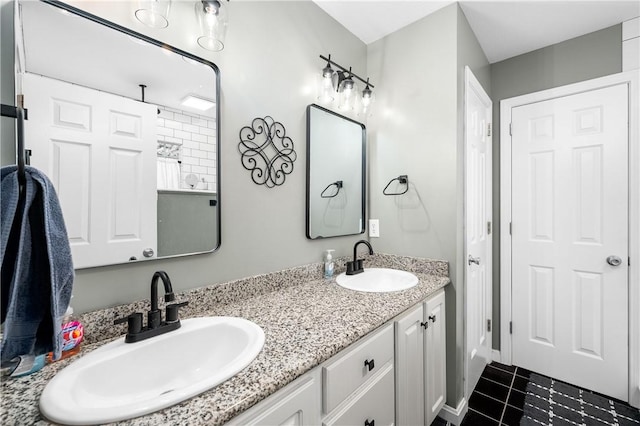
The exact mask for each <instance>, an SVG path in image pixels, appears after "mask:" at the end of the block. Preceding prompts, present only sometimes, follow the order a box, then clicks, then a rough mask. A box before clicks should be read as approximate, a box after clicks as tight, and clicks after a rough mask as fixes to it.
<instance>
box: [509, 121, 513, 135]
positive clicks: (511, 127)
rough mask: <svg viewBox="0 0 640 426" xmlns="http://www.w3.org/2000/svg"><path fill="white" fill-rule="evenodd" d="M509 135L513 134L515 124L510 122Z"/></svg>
mask: <svg viewBox="0 0 640 426" xmlns="http://www.w3.org/2000/svg"><path fill="white" fill-rule="evenodd" d="M509 136H513V126H512V124H511V123H509Z"/></svg>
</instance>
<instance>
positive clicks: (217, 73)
mask: <svg viewBox="0 0 640 426" xmlns="http://www.w3.org/2000/svg"><path fill="white" fill-rule="evenodd" d="M40 1H41V2H42V3H46V4H48V5H51V6H54V7H57V8H59V9H62V10H65V11H67V12H69V13H72V14H74V15H77V16H80V17H82V18H85V19H88V20H90V21H93V22H95V23H97V24H100V25H103V26H105V27H107V28H111V29H113V30H116V31H119V32H121V33H124V34H126V35H128V36H130V37H135V38H137V39H140V40H142V41H145V42H147V43H150V44H152V45H155V46H158V47H160V48H163V49H166V50H168V51H170V52H173V53H176V54H178V55H181V56H183V57H185V58H188V59H191V60H193V61H196V62H199V63H201V64H203V65H206V66H208V67H210V68H211V69H212V70H213V71H214V73H215V76H216V82H215V87H216V97H217V99H216V141H217V142H216V168H217V175H218V176H217V179H216V200H217V207H216V208H217V209H218V211H217V218H218V220H217V224H216V227H217V229H216V233H217V237H218V240H217V241H216V245H215V246H214V247H213V249H211V250H207V251H202V252H192V253H184V254H176V255H170V256H163V257H159V258H153V259H140V260H141V261H144V262H146V261H149V260H164V259H171V258H176V257H184V256H193V255H196V254H205V253H213V252H215V251H216V250H218V249H219V248H220V246H221V245H222V209H221V206H222V203H221V195H220V188H221V180H222V173H221V161H220V145H221V143H220V118H221V117H220V69H219V68H218V66H217V65H216V64H214V63H213V62H210V61H208V60H206V59H204V58H201V57H199V56H195V55H193V54H191V53H189V52H186V51H184V50H181V49H178V48H177V47H174V46H171V45H168V44H166V43H163V42H161V41H159V40H156V39H153V38H151V37H148V36H146V35H144V34H141V33H138V32H136V31H133V30H131V29H129V28H126V27H123V26H121V25H118V24H116V23H114V22H111V21H108V20H106V19H103V18H100V17H98V16H96V15H93V14H91V13H89V12H86V11H84V10H82V9H78V8H76V7H74V6H71V5H68V4H66V3H64V2H62V1H59V0H40ZM137 263H140V262H139V261H138V262H124V263H121V264H118V265H129V264H137Z"/></svg>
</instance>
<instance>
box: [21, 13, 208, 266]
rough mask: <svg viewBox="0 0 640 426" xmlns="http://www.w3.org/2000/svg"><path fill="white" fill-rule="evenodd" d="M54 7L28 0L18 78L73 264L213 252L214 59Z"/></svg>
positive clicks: (31, 137)
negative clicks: (56, 201) (69, 247)
mask: <svg viewBox="0 0 640 426" xmlns="http://www.w3.org/2000/svg"><path fill="white" fill-rule="evenodd" d="M48 3H49V2H40V1H26V0H24V1H19V2H18V8H17V11H18V14H19V16H18V18H19V24H18V25H16V45H17V46H16V49H17V61H16V62H17V63H16V72H17V75H16V85H17V88H18V93H22V94H24V107H25V108H26V109H27V110H28V120H27V121H25V147H26V148H27V149H29V150H31V158H30V161H31V165H32V166H34V167H36V168H38V169H40V170H42V171H43V172H45V173H46V174H47V175H48V176H49V177H50V178H51V180H52V182H53V183H54V186H55V187H56V191H57V193H58V197H59V199H60V203H61V206H62V211H63V214H64V217H65V223H66V226H67V232H68V234H69V239H70V243H71V250H72V254H73V263H74V266H75V268H76V269H78V268H86V267H93V266H102V265H111V264H118V263H124V262H130V261H136V260H146V259H157V258H160V257H167V256H178V255H185V254H193V253H202V252H211V251H213V250H215V249H216V248H217V247H218V246H219V244H220V217H219V214H218V209H219V208H220V205H219V174H218V170H219V158H220V156H219V144H218V137H219V126H218V123H219V106H218V102H217V96H218V92H219V72H218V69H217V68H216V66H215V65H214V64H212V63H210V62H207V61H204V60H202V59H199V58H197V57H195V56H193V55H191V54H189V53H186V52H183V51H180V50H178V49H175V48H172V47H169V46H166V45H163V44H161V43H160V42H157V41H155V40H152V39H149V38H147V37H145V36H142V35H139V34H137V33H134V32H132V31H130V30H128V29H125V28H123V27H120V26H118V25H116V24H112V23H109V22H106V21H104V20H101V19H100V18H97V17H95V16H93V15H90V14H88V13H86V12H83V11H80V10H78V9H75V8H73V7H70V6H66V5H64V4H62V3H59V2H52V3H53V4H48ZM121 5H122V4H120V5H119V4H118V3H115V4H114V5H113V7H120V6H121ZM110 7H111V6H110Z"/></svg>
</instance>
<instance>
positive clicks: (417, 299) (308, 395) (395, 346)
mask: <svg viewBox="0 0 640 426" xmlns="http://www.w3.org/2000/svg"><path fill="white" fill-rule="evenodd" d="M336 264H337V265H338V269H337V272H338V273H340V272H342V271H343V270H344V266H343V265H344V264H345V262H344V259H337V261H336ZM367 267H384V268H394V269H400V270H406V271H410V272H413V273H414V274H415V275H416V276H417V277H418V279H419V283H418V284H417V285H416V286H415V287H412V288H410V289H407V290H403V291H398V292H388V293H364V292H357V291H353V290H348V289H345V288H342V287H340V286H338V285H337V284H336V282H335V279H334V280H325V279H323V278H321V277H322V265H321V264H320V263H318V264H311V265H306V266H302V267H297V268H292V269H288V270H284V271H280V272H275V273H270V274H266V275H261V276H257V277H250V278H246V279H241V280H236V281H233V282H229V283H224V284H219V285H215V286H210V287H204V288H199V289H195V290H191V291H188V292H185V293H182V294H176V300H177V301H182V300H189V305H188V306H187V307H185V308H183V311H182V312H181V317H182V318H192V317H201V316H236V317H242V318H246V319H249V320H251V321H253V322H255V323H256V324H258V325H259V326H260V327H261V328H262V329H263V330H264V333H265V344H264V347H263V349H262V351H261V352H260V354H259V355H258V356H257V357H256V358H255V360H254V361H253V362H252V363H251V364H250V365H249V366H248V367H246V368H245V369H244V370H242V371H241V372H240V373H238V374H236V375H235V376H234V377H232V378H231V379H229V380H227V381H225V382H223V383H221V384H220V385H218V386H216V387H214V388H212V389H210V390H208V391H206V392H204V393H202V394H200V395H197V396H195V397H193V398H191V399H189V400H186V401H183V402H181V403H179V404H177V405H174V406H171V407H169V408H166V409H163V410H160V411H157V412H155V413H152V414H149V415H146V416H143V417H138V418H134V419H130V420H126V421H122V422H119V423H118V424H124V425H142V424H176V425H178V424H189V425H199V424H202V425H204V424H206V425H223V424H227V423H229V424H232V425H233V424H281V423H283V422H285V423H287V424H321V423H324V424H327V425H339V424H347V423H348V424H365V421H366V422H369V424H370V425H373V424H374V423H373V422H375V424H377V425H378V426H379V425H383V424H392V423H393V424H409V422H412V421H413V419H414V418H415V417H411V416H412V415H413V414H412V413H417V412H420V411H422V412H423V413H424V412H425V411H426V412H427V416H428V415H429V412H430V411H433V412H434V413H437V410H439V407H441V404H443V403H444V371H445V368H444V367H445V365H444V362H445V361H444V326H445V323H444V290H443V287H445V286H446V285H447V284H448V283H449V278H448V265H447V263H446V262H442V261H433V260H426V259H417V258H411V257H403V256H392V255H384V254H376V255H374V256H371V257H368V258H367V260H366V261H365V268H367ZM140 285H146V283H140ZM148 303H149V302H148V301H139V302H136V303H132V304H128V305H123V306H118V307H115V308H108V309H104V310H100V311H95V312H90V313H86V314H83V315H81V316H80V320H81V321H83V323H84V324H85V329H86V340H85V342H84V344H83V347H82V353H81V355H82V354H83V353H87V352H89V351H91V350H93V349H96V348H97V347H99V346H101V345H103V344H105V343H107V342H109V341H112V340H114V339H115V338H119V337H121V336H122V335H123V334H124V333H125V326H113V325H112V324H113V318H116V317H117V318H119V317H122V316H126V315H128V314H129V313H130V312H133V311H142V310H144V309H146V308H148ZM161 308H162V307H161ZM425 309H426V310H425ZM433 315H435V319H434V320H431V319H430V317H432V316H433ZM422 324H428V325H427V326H426V328H425V325H422ZM439 339H441V340H439ZM213 344H215V342H213ZM187 350H188V348H185V351H187ZM159 356H161V354H159ZM74 359H76V358H75V357H72V358H70V359H66V360H62V361H59V362H56V363H53V364H51V365H48V366H46V367H45V368H44V369H43V370H41V371H39V372H38V373H36V374H33V375H31V376H26V377H23V378H18V379H11V380H4V381H3V382H2V399H3V406H4V407H5V409H4V410H3V411H2V416H1V418H0V422H1V423H2V424H34V423H38V424H48V422H47V420H46V419H44V418H43V417H42V415H41V413H40V411H39V409H38V400H39V397H40V395H41V393H42V391H43V389H44V387H45V385H46V384H47V382H48V381H49V380H50V379H51V378H52V377H53V376H54V375H55V374H56V372H58V371H59V370H61V369H62V368H64V367H65V366H66V365H68V364H69V363H70V362H73V361H74ZM365 361H366V362H367V363H366V364H365ZM416 372H418V373H416ZM158 374H162V372H158ZM416 389H418V390H419V389H422V392H425V395H426V399H427V405H428V407H427V409H426V410H425V408H424V405H419V404H424V400H425V398H420V397H419V392H420V391H419V392H418V394H416V393H415V392H414V390H416ZM394 395H395V397H394ZM401 395H412V396H413V398H410V399H407V398H405V397H402V398H399V396H401ZM398 400H400V402H398ZM70 403H71V404H72V403H73V401H70ZM415 404H418V405H415ZM396 409H398V410H400V411H402V412H405V411H406V412H407V413H409V414H408V416H407V417H406V419H407V421H406V422H405V421H403V420H402V419H403V418H402V417H398V418H396V414H395V410H396ZM427 418H429V417H427ZM289 422H291V423H289Z"/></svg>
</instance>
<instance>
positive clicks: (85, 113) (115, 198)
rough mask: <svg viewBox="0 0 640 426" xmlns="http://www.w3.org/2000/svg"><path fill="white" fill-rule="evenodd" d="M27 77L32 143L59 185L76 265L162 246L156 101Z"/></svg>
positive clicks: (38, 162) (118, 259)
mask: <svg viewBox="0 0 640 426" xmlns="http://www.w3.org/2000/svg"><path fill="white" fill-rule="evenodd" d="M22 81H23V93H24V95H25V106H26V107H27V108H28V111H29V119H28V120H26V121H25V124H24V127H25V147H26V148H27V149H31V150H32V156H31V165H32V166H34V167H36V168H38V169H40V170H42V171H43V172H44V173H45V174H46V175H47V176H49V178H50V179H51V181H52V182H53V184H54V186H55V188H56V192H57V193H58V198H59V199H60V204H61V207H62V212H63V215H64V218H65V224H66V227H67V233H68V234H69V240H70V245H71V253H72V256H73V263H74V267H75V268H85V267H91V266H99V265H105V264H112V263H123V262H127V261H128V260H129V259H130V258H131V257H135V258H137V259H142V258H144V255H143V251H144V250H145V249H148V248H150V249H152V250H153V252H154V253H155V252H157V248H156V246H157V236H156V217H157V211H156V199H157V196H156V144H157V142H156V139H157V137H156V124H157V117H156V107H155V106H154V105H150V104H145V103H142V102H136V101H133V100H130V99H126V98H123V97H120V96H115V95H111V94H107V93H104V92H99V91H96V90H92V89H88V88H85V87H82V86H77V85H73V84H69V83H65V82H62V81H58V80H53V79H50V78H46V77H41V76H38V75H33V74H25V75H23V77H22Z"/></svg>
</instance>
